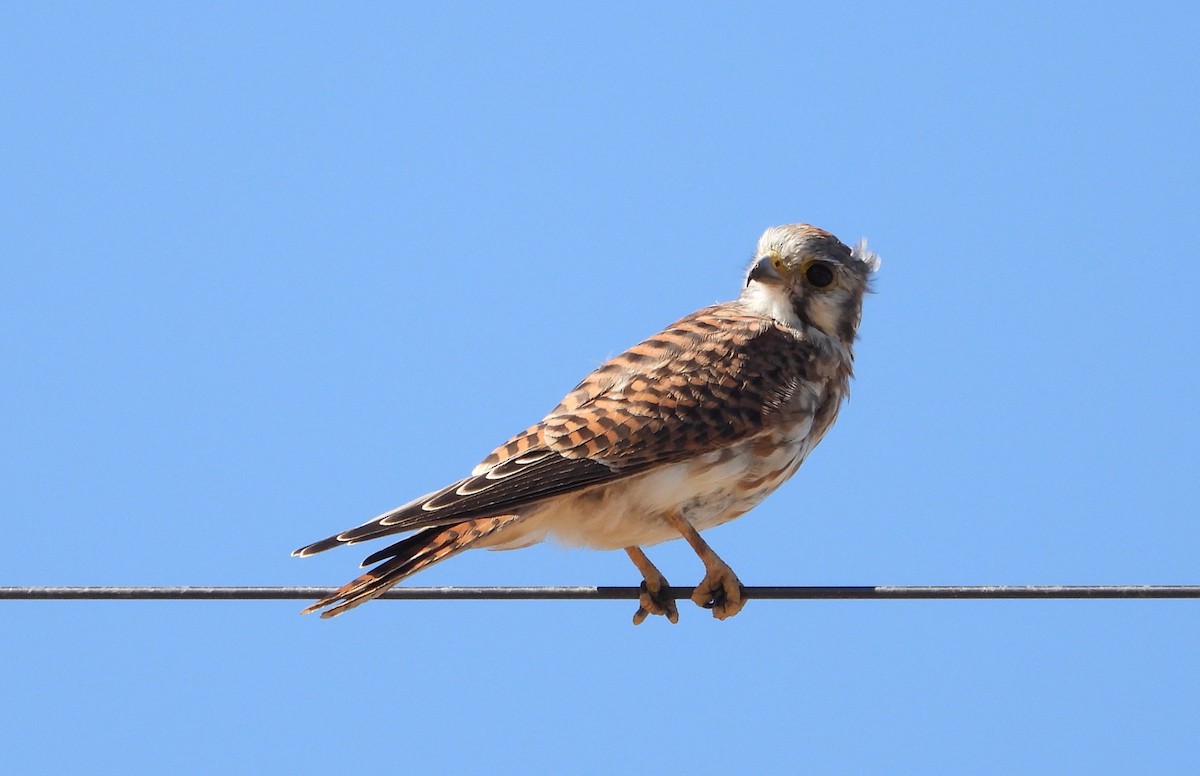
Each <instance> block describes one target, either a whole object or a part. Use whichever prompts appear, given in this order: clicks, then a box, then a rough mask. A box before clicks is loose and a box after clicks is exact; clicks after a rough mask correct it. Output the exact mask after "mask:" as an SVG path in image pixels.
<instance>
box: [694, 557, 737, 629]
mask: <svg viewBox="0 0 1200 776" xmlns="http://www.w3.org/2000/svg"><path fill="white" fill-rule="evenodd" d="M742 591H743V588H742V583H741V580H739V579H738V578H737V574H734V573H733V569H731V568H729V566H728V565H726V564H725V562H724V561H720V560H718V561H716V562H713V563H712V564H711V565H709V566H708V568H707V570H706V572H705V574H704V579H703V580H701V581H700V585H699V586H698V587H697V588H696V590H695V592H693V593H692V600H693V601H694V602H695V603H696V605H697V606H703V607H704V608H705V609H712V613H713V617H716V618H717V619H718V620H724V619H725V618H726V617H732V616H733V615H735V614H737V613H738V612H740V611H741V610H742V607H743V606H745V605H746V600H745V598H743V597H742Z"/></svg>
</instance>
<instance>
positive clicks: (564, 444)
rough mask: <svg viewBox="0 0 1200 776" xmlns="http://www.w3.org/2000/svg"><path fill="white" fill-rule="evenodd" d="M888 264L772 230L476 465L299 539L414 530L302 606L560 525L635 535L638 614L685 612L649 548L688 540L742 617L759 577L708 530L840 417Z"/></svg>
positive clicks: (365, 537) (833, 242)
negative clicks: (704, 293)
mask: <svg viewBox="0 0 1200 776" xmlns="http://www.w3.org/2000/svg"><path fill="white" fill-rule="evenodd" d="M879 265H880V260H879V257H878V256H877V255H876V254H874V253H872V252H871V251H869V250H868V249H867V244H866V241H865V240H861V241H859V243H858V244H857V245H856V246H855V247H854V248H851V247H848V246H847V245H846V244H844V243H842V242H841V241H840V240H839V239H838V238H837V237H835V236H834V235H833V234H831V233H829V232H827V231H824V230H822V229H819V228H817V227H815V226H811V225H809V224H802V223H797V224H787V225H784V226H775V227H771V228H769V229H767V230H766V231H765V232H763V234H762V236H761V237H760V238H759V240H758V244H757V247H756V248H755V251H754V254H753V257H752V259H751V262H750V265H749V268H748V269H747V271H746V274H745V278H744V284H743V286H742V289H741V293H740V295H739V296H738V298H737V299H735V300H733V301H728V302H722V303H718V304H714V305H711V306H708V307H705V308H703V309H700V310H698V311H696V312H694V313H692V314H691V315H687V316H685V317H683V318H681V319H679V320H678V321H676V322H675V323H673V324H671V325H670V326H668V327H667V328H665V329H664V330H663V331H661V332H659V333H658V334H655V335H654V336H652V337H650V338H648V339H646V340H645V341H643V342H641V343H640V344H637V345H635V346H633V347H632V348H630V349H629V350H627V351H625V352H624V353H622V354H620V355H618V356H616V357H615V358H612V359H610V360H609V361H607V362H605V363H603V364H601V365H600V366H599V367H598V368H597V369H595V371H593V372H592V373H591V374H589V375H588V376H587V377H585V378H584V379H583V381H582V382H580V383H579V385H578V386H576V387H575V389H574V390H572V391H571V392H570V393H568V394H567V395H566V397H565V398H564V399H563V400H562V401H561V402H560V403H559V404H558V405H557V406H556V407H555V408H554V409H553V410H551V411H550V413H549V414H548V415H546V416H545V417H544V418H543V419H542V420H540V421H539V422H537V423H535V424H534V425H532V426H530V427H529V428H527V429H525V430H524V431H522V432H520V433H518V434H517V435H516V436H514V437H512V438H511V439H509V440H508V441H507V442H505V443H504V444H502V445H500V446H499V447H497V448H496V449H495V450H494V451H493V452H492V453H491V454H489V455H488V456H487V457H486V458H484V459H483V461H482V462H480V463H479V465H478V466H476V467H475V468H474V470H472V471H471V473H470V474H469V475H468V476H466V477H464V478H463V479H460V480H458V481H456V482H453V483H451V484H449V485H447V486H445V487H443V488H441V489H439V490H436V491H434V492H432V493H428V494H426V495H424V496H421V497H420V498H417V499H414V500H412V501H410V502H408V503H406V504H404V505H403V506H400V507H397V508H395V509H392V510H389V511H387V512H384V513H383V514H381V515H379V516H377V517H375V518H373V519H372V520H369V521H368V522H366V523H363V524H362V525H360V526H358V527H355V528H351V529H349V530H346V531H343V532H341V533H338V534H335V535H333V536H330V537H328V538H326V539H322V540H320V541H317V542H314V543H312V544H309V545H307V546H305V547H301V548H300V549H298V550H296V551H295V552H293V553H292V554H293V555H295V556H299V557H308V556H311V555H315V554H316V553H319V552H324V551H325V550H328V549H331V548H333V547H336V546H339V545H342V544H357V543H359V542H365V541H369V540H373V539H381V538H384V537H392V536H395V535H396V534H408V535H407V536H404V537H403V538H401V539H399V540H398V541H396V542H395V543H393V544H390V545H389V546H387V547H384V548H383V549H381V550H379V551H378V552H375V553H373V554H371V555H369V556H368V557H367V558H366V559H365V560H364V561H363V562H362V566H363V567H364V568H365V567H368V566H371V568H370V569H369V570H368V571H366V572H365V573H363V574H362V575H361V576H359V577H357V578H356V579H354V580H352V581H350V582H349V583H347V584H346V585H344V586H342V587H341V588H339V589H338V590H336V591H334V592H333V593H332V594H330V595H329V596H327V597H325V598H322V599H321V600H319V601H317V602H316V603H314V604H313V605H311V606H309V607H308V608H306V609H305V610H304V611H303V613H304V614H309V613H312V612H317V611H320V612H321V616H322V617H326V618H327V617H333V616H336V615H338V614H341V613H343V612H345V611H347V610H349V609H352V608H354V607H356V606H358V605H360V604H362V603H364V602H366V601H369V600H371V599H373V598H375V597H377V596H379V595H381V594H382V593H384V592H385V591H387V590H388V589H390V588H391V587H392V586H393V585H395V584H396V583H397V582H399V581H401V580H403V579H405V578H407V577H409V576H411V575H412V574H415V573H417V572H418V571H421V570H423V569H426V568H428V567H429V566H432V565H433V564H435V563H438V562H440V561H443V560H445V559H447V558H449V557H451V556H453V555H456V554H458V553H460V552H462V551H463V550H466V549H469V548H488V549H493V550H510V549H518V548H522V547H529V546H531V545H534V544H537V543H539V542H542V541H544V540H546V539H547V538H551V539H554V540H556V541H557V542H559V543H561V544H563V545H566V546H582V547H588V548H592V549H598V550H624V551H625V553H626V554H627V555H628V556H629V558H630V560H631V561H632V562H633V564H634V566H636V567H637V569H638V571H639V572H640V574H641V576H642V580H643V581H642V583H641V586H640V592H639V598H638V608H637V611H636V612H635V613H634V616H633V623H634V624H635V625H638V624H641V623H642V622H643V621H645V620H646V619H647V618H648V617H649V616H651V615H658V616H663V617H665V618H666V619H667V620H668V621H669V622H671V623H675V622H678V620H679V612H678V608H677V606H676V603H675V598H674V596H672V595H671V594H670V585H669V584H668V583H667V580H666V578H665V577H664V576H663V574H662V573H661V572H660V571H659V570H658V568H657V567H655V565H654V564H653V563H652V562H651V561H650V559H649V558H648V557H647V555H646V553H645V551H644V550H643V549H642V548H643V547H646V546H651V545H655V544H659V543H661V542H665V541H669V540H673V539H679V538H682V539H684V540H685V541H686V542H687V543H688V544H689V545H690V546H691V548H692V549H693V550H694V551H695V553H696V555H697V556H698V557H699V559H700V561H701V562H702V563H703V565H704V577H703V578H702V580H701V581H700V584H699V585H697V587H696V588H695V590H694V592H693V593H692V595H691V600H692V601H693V602H694V603H696V604H697V605H699V606H702V607H704V608H708V609H710V610H711V611H712V614H713V616H714V617H716V618H717V619H719V620H724V619H726V618H728V617H732V616H734V615H736V614H737V613H738V612H740V611H741V610H742V608H743V606H744V605H745V601H746V596H745V589H744V587H743V586H742V583H741V581H740V580H739V579H738V577H737V575H736V574H734V572H733V569H732V568H730V566H729V565H728V564H727V563H726V562H725V561H724V560H722V559H721V558H720V557H719V556H718V555H717V554H716V552H714V551H713V549H712V548H711V547H710V546H709V545H708V543H707V542H706V541H705V540H704V539H703V538H702V537H701V535H700V534H701V532H702V531H704V530H706V529H709V528H712V527H714V526H718V525H721V524H724V523H727V522H729V521H730V520H733V519H734V518H736V517H739V516H741V515H742V514H745V513H746V512H748V511H749V510H750V509H752V508H753V507H755V506H756V505H758V504H759V503H760V502H761V501H762V500H763V499H764V498H766V497H767V496H768V495H769V494H770V493H772V492H773V491H774V490H775V489H776V488H778V487H779V486H780V485H781V484H782V483H783V482H784V481H785V480H787V479H788V478H790V477H791V476H792V475H793V474H795V473H796V470H797V469H798V468H799V467H800V465H801V464H802V463H803V462H804V460H805V458H806V457H807V456H808V454H809V453H810V452H811V451H812V450H813V448H814V447H816V445H817V444H818V443H819V442H820V441H821V439H822V438H823V437H824V436H825V433H826V432H827V431H828V430H829V428H830V427H831V426H832V425H833V423H834V421H835V420H836V418H837V415H838V411H839V409H840V407H841V405H842V402H843V400H844V399H845V398H846V396H847V395H848V392H849V383H850V379H851V377H852V373H853V366H854V351H853V346H854V343H855V340H856V338H857V334H858V327H859V323H860V321H861V318H862V305H863V298H864V296H865V295H866V294H867V293H868V292H869V291H870V290H871V285H872V279H873V277H874V275H875V273H876V271H877V270H878V268H879Z"/></svg>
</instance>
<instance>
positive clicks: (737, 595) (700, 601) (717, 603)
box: [666, 512, 746, 620]
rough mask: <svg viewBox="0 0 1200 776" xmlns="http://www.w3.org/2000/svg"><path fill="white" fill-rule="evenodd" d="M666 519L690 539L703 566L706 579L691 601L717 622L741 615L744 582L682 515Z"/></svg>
mask: <svg viewBox="0 0 1200 776" xmlns="http://www.w3.org/2000/svg"><path fill="white" fill-rule="evenodd" d="M666 517H667V522H669V523H670V524H671V525H672V526H673V527H674V528H675V530H676V531H679V533H681V534H682V535H683V538H684V539H687V543H688V544H690V545H692V549H693V550H695V551H696V554H697V555H699V556H700V560H701V561H702V562H703V563H704V579H702V580H700V584H699V585H698V586H697V587H696V590H695V591H694V592H693V593H692V601H694V602H695V603H696V605H697V606H703V607H704V608H705V609H712V613H713V617H716V618H717V619H718V620H724V619H725V618H726V617H732V616H733V615H735V614H737V613H738V612H740V611H741V610H742V607H743V606H745V605H746V600H745V598H744V597H743V595H742V583H741V580H739V579H738V578H737V574H734V573H733V569H731V568H729V564H728V563H726V562H725V561H723V560H721V559H720V558H719V557H718V556H717V553H715V552H713V549H712V547H709V546H708V542H706V541H704V539H702V538H700V532H699V531H697V530H696V527H695V526H693V525H692V524H691V523H689V522H688V521H687V520H686V519H685V518H684V517H683V515H680V514H678V513H677V512H668V513H667V516H666Z"/></svg>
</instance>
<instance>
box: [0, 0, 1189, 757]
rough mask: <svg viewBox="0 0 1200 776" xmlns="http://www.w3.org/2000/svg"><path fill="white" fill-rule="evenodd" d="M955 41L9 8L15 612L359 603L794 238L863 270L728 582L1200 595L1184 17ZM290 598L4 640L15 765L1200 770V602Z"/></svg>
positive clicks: (457, 570) (7, 376)
mask: <svg viewBox="0 0 1200 776" xmlns="http://www.w3.org/2000/svg"><path fill="white" fill-rule="evenodd" d="M429 5H430V6H432V5H433V4H429ZM972 5H974V4H965V3H945V4H927V5H923V6H913V5H911V4H866V5H852V4H845V3H829V4H817V5H805V6H804V7H803V8H802V7H801V4H799V3H795V4H793V3H779V4H758V5H754V6H752V7H747V6H745V5H742V4H724V3H722V4H699V5H697V4H692V3H687V4H683V3H680V4H659V5H655V6H653V7H646V6H645V5H643V4H618V5H611V4H606V5H604V6H603V7H602V8H601V7H591V8H589V7H585V6H582V5H579V4H557V3H545V4H537V5H529V4H505V5H500V6H493V5H486V6H485V5H473V4H453V5H448V6H441V5H439V6H438V7H437V8H436V9H434V8H432V7H421V6H416V5H404V6H400V5H393V4H373V5H355V6H343V5H337V4H326V3H310V4H292V3H288V4H279V5H269V4H253V5H247V4H243V3H230V4H213V3H209V4H186V5H184V4H176V3H169V4H164V3H122V4H107V5H106V4H93V3H80V4H50V3H24V4H17V3H6V4H4V6H3V9H2V10H0V103H2V107H0V191H2V198H3V199H2V206H0V246H2V252H0V255H2V259H0V260H2V261H3V277H2V280H0V359H2V363H3V368H2V369H0V395H2V402H0V407H2V409H0V451H2V453H3V487H2V488H0V515H2V516H3V517H2V525H3V537H4V538H3V539H2V540H0V584H3V585H26V584H28V585H103V584H125V585H139V584H140V585H158V584H181V585H182V584H200V585H207V584H217V585H282V584H308V585H335V584H340V583H342V582H345V581H346V580H348V579H349V578H350V577H351V576H352V575H353V574H355V573H356V568H357V564H358V561H359V560H360V559H361V558H362V557H363V556H364V555H365V554H366V552H368V551H369V549H370V548H363V547H356V548H351V549H344V550H340V551H335V552H330V553H328V554H326V555H323V556H320V557H318V558H314V559H310V560H298V559H294V558H291V557H289V552H290V551H291V550H292V549H293V548H295V547H298V546H300V545H302V544H305V543H307V542H309V541H312V540H314V539H317V538H320V537H323V536H326V535H328V534H330V533H333V532H335V531H338V530H341V529H344V528H347V527H349V526H351V525H355V524H357V523H359V522H361V521H363V520H365V519H367V518H369V517H371V516H372V515H374V514H376V513H378V512H380V511H381V510H383V509H386V508H389V507H392V506H395V505H397V504H399V503H401V502H403V501H406V500H408V499H409V498H411V497H412V496H414V495H417V494H419V493H422V492H425V491H428V490H430V489H432V488H434V487H437V486H439V485H442V484H443V483H445V482H447V481H449V480H451V479H453V478H456V477H458V476H459V475H461V474H463V473H464V472H465V471H466V470H467V469H468V468H469V467H471V466H472V465H474V464H475V463H476V462H477V460H478V459H480V458H481V457H482V456H483V455H484V454H486V453H487V452H488V451H489V450H490V449H491V448H492V447H493V446H494V445H495V444H497V443H499V442H501V441H503V440H504V439H505V438H507V437H508V436H509V435H510V434H511V433H513V432H515V431H517V430H519V429H521V428H523V427H524V426H525V425H527V424H528V423H530V422H532V421H534V420H536V419H537V418H539V417H541V415H542V414H544V413H545V412H546V411H547V410H548V409H549V408H550V407H552V406H553V405H554V404H555V403H556V402H557V401H558V399H559V398H560V397H561V396H562V394H563V393H565V392H566V391H567V390H568V389H569V388H571V387H572V386H573V385H574V384H575V382H576V381H577V380H578V379H579V378H581V377H582V376H583V375H584V374H586V373H587V372H588V370H590V369H591V368H593V367H595V366H596V365H597V364H599V363H600V362H601V361H602V360H603V359H605V358H607V357H609V356H611V355H615V354H616V353H618V352H620V351H621V350H623V349H624V348H625V347H628V346H629V345H631V344H633V343H635V342H637V341H638V340H640V339H641V338H643V337H645V336H647V335H650V334H652V333H654V332H656V331H657V330H658V329H659V328H661V327H662V326H664V325H666V324H667V323H669V322H671V321H672V320H674V319H676V318H677V317H679V316H681V315H683V314H685V313H687V312H690V311H691V310H693V309H695V308H697V307H700V306H702V305H705V304H708V303H711V302H714V301H717V300H720V299H727V298H730V297H732V296H733V295H735V294H736V293H737V291H738V288H739V285H740V282H741V278H742V272H743V269H744V266H745V264H746V262H747V261H748V259H749V258H750V253H751V251H752V250H753V246H754V243H755V240H756V239H757V237H758V235H759V233H760V232H761V230H762V229H763V228H764V227H766V226H769V225H773V224H779V223H786V222H791V221H808V222H811V223H814V224H817V225H819V226H822V227H824V228H826V229H829V230H831V231H833V232H835V233H836V234H838V235H839V236H841V237H842V238H843V239H844V240H846V241H852V240H856V239H857V238H858V237H860V236H862V235H866V236H868V237H869V238H870V240H871V244H872V246H873V247H874V248H875V249H876V250H877V251H878V252H879V253H880V254H881V255H882V257H883V268H882V272H881V274H880V276H879V280H878V294H877V295H875V296H873V297H871V298H869V299H868V300H867V306H866V310H865V316H864V320H863V326H862V331H861V334H862V339H861V342H860V343H859V346H858V351H857V355H858V376H857V380H856V382H855V384H854V389H853V397H852V400H851V402H850V404H849V405H848V406H847V407H845V408H844V410H843V412H842V416H841V419H840V421H839V422H838V424H837V426H836V427H835V428H834V429H833V431H832V432H831V433H830V434H829V436H828V437H827V438H826V440H825V442H824V443H823V444H822V445H821V447H820V448H818V449H817V451H816V452H815V453H814V454H813V455H812V457H811V458H810V459H809V461H808V462H807V463H806V464H805V465H804V467H803V468H802V469H801V471H800V472H799V474H798V475H797V476H796V477H795V478H794V479H793V480H792V481H790V482H789V483H788V484H787V485H785V486H784V487H783V488H782V489H781V490H780V491H779V492H778V493H776V494H775V495H774V496H772V497H771V498H770V499H768V500H767V501H766V502H765V503H764V504H763V505H762V506H761V507H759V508H758V509H757V510H755V511H754V512H752V513H751V514H750V515H749V516H747V517H745V518H742V519H741V520H738V521H736V522H734V523H733V524H731V525H728V526H725V527H722V528H720V529H718V530H715V531H712V532H710V533H708V534H706V536H707V538H708V539H709V540H710V541H711V543H712V544H713V545H714V547H715V548H716V549H717V551H718V552H719V553H720V554H721V555H722V556H724V557H725V558H726V559H727V560H728V561H729V562H730V564H731V565H732V566H733V567H734V568H735V569H736V570H737V572H738V573H739V574H740V576H741V578H742V580H743V581H744V582H745V583H746V584H748V585H755V584H762V585H841V584H847V585H870V584H1052V583H1063V584H1102V583H1113V584H1117V583H1139V584H1153V583H1157V584H1195V583H1197V582H1200V524H1198V521H1197V454H1196V446H1195V440H1196V439H1197V437H1198V436H1200V410H1198V409H1197V395H1198V391H1200V371H1198V369H1197V355H1198V347H1197V332H1198V331H1200V313H1198V312H1197V305H1196V300H1197V297H1198V296H1200V262H1198V261H1197V258H1198V257H1197V253H1198V249H1197V247H1196V242H1197V233H1198V231H1200V107H1198V105H1200V55H1198V54H1197V49H1196V40H1197V36H1198V35H1200V20H1198V18H1197V12H1196V11H1195V10H1194V8H1192V7H1190V6H1191V4H1185V3H1176V4H1158V5H1152V6H1149V7H1136V8H1135V7H1134V6H1126V5H1124V4H1122V5H1120V6H1118V5H1107V6H1106V5H1105V4H1083V3H1080V4H1070V5H1061V4H1059V5H1055V4H1051V5H1050V6H1048V5H1047V4H1046V3H1040V2H1039V3H1028V4H1013V5H1006V6H1004V7H997V8H993V9H988V10H984V9H980V8H975V7H968V6H972ZM651 556H652V557H653V558H654V559H655V560H657V561H659V562H660V564H661V566H662V568H663V570H664V571H665V572H666V575H667V577H668V578H669V579H670V580H671V581H672V582H673V584H675V585H692V584H695V583H696V582H697V581H699V579H700V577H701V573H702V571H701V566H700V564H699V562H698V561H697V560H696V558H695V557H694V555H693V554H692V553H691V552H690V550H689V549H688V548H687V547H686V545H684V544H683V543H682V542H675V543H672V544H669V545H664V546H660V547H658V548H654V549H652V550H651ZM637 581H638V576H637V572H636V570H635V569H634V568H633V566H632V565H631V564H630V563H629V562H628V560H627V559H626V558H625V557H624V555H623V553H592V552H586V551H579V550H564V549H561V548H558V547H555V546H542V547H537V548H534V549H530V550H524V551H521V552H516V553H487V552H473V553H467V554H466V555H464V556H460V557H459V558H457V559H456V560H454V561H453V562H451V563H446V564H443V565H441V566H438V567H436V568H434V569H432V570H430V571H428V572H427V573H424V574H422V575H420V576H419V577H417V578H415V579H413V580H412V582H411V584H420V585H429V584H437V585H505V584H522V585H524V584H529V585H555V584H581V585H589V584H605V585H610V584H635V583H636V582H637ZM300 608H301V604H300V603H299V602H174V603H172V602H151V603H121V602H112V603H107V602H75V603H71V602H9V603H0V613H2V615H3V622H2V625H0V665H2V666H3V670H2V674H3V677H2V679H0V683H2V684H3V687H2V688H0V695H2V697H3V701H2V702H0V745H2V746H0V748H2V750H3V760H4V762H5V769H6V770H7V771H10V772H13V773H50V774H55V773H70V772H86V773H130V772H157V773H178V774H191V773H196V774H201V773H203V774H211V773H264V772H267V773H269V772H275V773H339V772H340V773H380V772H399V773H451V772H456V771H458V772H474V773H483V772H490V773H521V772H531V771H545V772H573V773H588V774H591V773H595V774H610V773H666V772H678V773H684V772H686V773H698V774H703V773H731V772H742V773H756V772H757V773H785V772H795V771H798V770H804V771H809V772H813V773H832V774H839V773H922V774H926V773H997V774H1010V773H1022V772H1038V773H1056V774H1061V773H1088V774H1096V773H1106V774H1107V773H1159V774H1163V773H1166V774H1172V773H1178V774H1184V773H1195V772H1196V771H1197V768H1200V734H1198V730H1200V728H1198V727H1197V724H1198V723H1197V720H1198V719H1200V653H1198V647H1200V602H1196V601H1126V602H1114V601H1108V602H1103V601H1101V602H1086V601H1054V602H955V601H932V602H899V601H897V602H853V601H851V602H765V601H759V602H754V601H752V602H751V603H750V604H749V605H748V606H747V608H746V609H745V610H744V611H743V612H742V614H741V615H739V616H738V617H736V618H734V619H733V620H730V621H728V622H724V623H720V622H716V621H714V620H712V619H711V617H710V616H709V614H708V612H706V611H704V610H701V609H698V608H696V607H694V606H692V605H691V604H690V603H688V604H685V605H683V607H682V609H681V615H682V619H681V622H680V623H679V624H678V625H677V626H674V627H672V626H670V625H668V624H667V623H665V622H663V621H662V620H655V621H652V622H649V623H647V624H645V625H643V626H641V627H639V628H636V629H635V628H633V627H632V626H631V625H630V624H629V620H630V617H631V615H632V613H633V608H634V605H633V603H632V602H627V601H626V602H560V603H554V602H528V603H524V602H514V603H496V602H474V603H464V602H427V603H402V602H376V603H373V604H370V605H367V606H364V607H362V608H360V609H357V610H355V611H354V612H352V613H351V614H349V615H347V616H344V617H341V618H339V619H337V620H335V621H332V622H330V621H321V620H318V619H316V618H313V617H308V618H302V617H300V616H299V614H298V612H299V609H300Z"/></svg>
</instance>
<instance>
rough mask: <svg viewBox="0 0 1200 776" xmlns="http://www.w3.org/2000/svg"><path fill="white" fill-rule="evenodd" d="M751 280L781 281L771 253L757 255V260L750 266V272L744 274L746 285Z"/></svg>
mask: <svg viewBox="0 0 1200 776" xmlns="http://www.w3.org/2000/svg"><path fill="white" fill-rule="evenodd" d="M752 280H757V281H758V282H760V283H783V278H781V277H779V273H778V272H776V271H775V263H774V262H773V261H772V256H771V254H769V253H768V254H766V255H765V256H761V257H759V259H758V261H756V262H754V264H752V265H751V266H750V272H749V273H747V275H746V285H750V281H752Z"/></svg>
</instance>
